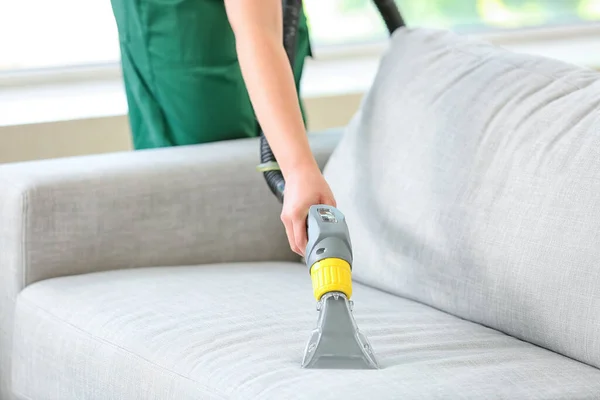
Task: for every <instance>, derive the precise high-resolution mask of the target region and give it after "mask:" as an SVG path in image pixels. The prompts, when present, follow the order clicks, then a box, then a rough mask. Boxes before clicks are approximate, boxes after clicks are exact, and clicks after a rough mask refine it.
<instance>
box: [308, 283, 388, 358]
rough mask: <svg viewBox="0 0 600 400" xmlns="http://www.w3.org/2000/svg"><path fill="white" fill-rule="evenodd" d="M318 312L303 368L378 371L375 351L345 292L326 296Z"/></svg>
mask: <svg viewBox="0 0 600 400" xmlns="http://www.w3.org/2000/svg"><path fill="white" fill-rule="evenodd" d="M318 310H319V319H318V321H317V327H316V329H314V330H313V332H312V334H311V336H310V338H309V340H308V343H307V344H306V349H305V351H304V358H303V360H302V367H303V368H316V369H378V368H379V365H378V363H377V361H376V359H375V354H374V353H373V348H372V347H371V344H370V343H369V341H368V340H367V337H366V336H365V335H364V334H362V332H360V330H359V329H358V326H357V324H356V321H355V320H354V317H353V315H352V306H351V303H350V302H349V301H348V298H347V297H346V296H345V295H344V294H343V293H338V292H332V293H327V294H325V295H324V296H323V297H322V298H321V300H320V302H319V306H318Z"/></svg>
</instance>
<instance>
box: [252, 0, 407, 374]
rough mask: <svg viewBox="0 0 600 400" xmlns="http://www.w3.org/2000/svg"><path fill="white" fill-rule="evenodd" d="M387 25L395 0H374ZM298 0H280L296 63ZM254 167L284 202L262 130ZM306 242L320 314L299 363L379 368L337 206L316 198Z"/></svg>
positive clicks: (396, 16) (394, 22)
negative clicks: (358, 316) (357, 304)
mask: <svg viewBox="0 0 600 400" xmlns="http://www.w3.org/2000/svg"><path fill="white" fill-rule="evenodd" d="M374 3H375V5H376V7H377V9H378V10H379V12H380V14H381V16H382V18H383V20H384V22H385V24H386V26H387V28H388V31H389V32H390V34H391V33H393V32H394V31H395V30H396V29H397V28H400V27H402V26H404V21H403V19H402V16H401V15H400V12H399V10H398V8H397V6H396V3H395V2H394V0H374ZM301 10H302V0H283V41H284V47H285V50H286V53H287V56H288V59H289V61H290V64H291V65H292V66H293V65H294V58H295V57H294V56H295V53H296V33H297V31H298V21H299V16H300V12H301ZM260 161H261V164H260V165H259V166H258V170H259V171H261V172H262V173H263V174H264V177H265V180H266V181H267V184H268V186H269V188H270V189H271V192H272V193H273V194H274V195H275V196H276V197H277V199H278V200H279V201H280V202H283V196H284V188H285V181H284V178H283V174H282V173H281V171H280V170H279V165H278V164H277V161H276V159H275V156H274V154H273V152H272V151H271V148H270V146H269V143H268V142H267V139H266V137H265V136H264V134H263V133H262V130H261V135H260ZM307 235H308V243H307V246H306V252H305V260H306V265H307V266H308V270H309V273H310V277H311V281H312V287H313V295H314V297H315V299H316V300H317V311H318V312H319V317H318V320H317V327H316V328H315V329H314V330H313V332H312V335H311V336H310V338H309V340H308V343H307V344H306V348H305V351H304V358H303V360H302V367H303V368H322V369H377V368H379V365H378V363H377V360H376V359H375V355H374V353H373V349H372V347H371V345H370V344H369V341H368V340H367V338H366V336H365V335H363V334H362V333H361V331H360V330H359V329H358V325H357V324H356V321H355V320H354V316H353V315H352V309H353V303H352V301H351V296H352V244H351V242H350V234H349V231H348V225H347V224H346V219H345V217H344V215H343V214H342V212H341V211H340V210H338V209H337V208H335V207H331V206H328V205H324V204H316V205H313V206H311V207H310V209H309V212H308V218H307Z"/></svg>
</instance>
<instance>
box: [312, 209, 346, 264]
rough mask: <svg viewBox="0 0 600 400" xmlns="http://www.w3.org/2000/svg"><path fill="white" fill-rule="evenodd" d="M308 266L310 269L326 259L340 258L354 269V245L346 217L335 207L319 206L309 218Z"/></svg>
mask: <svg viewBox="0 0 600 400" xmlns="http://www.w3.org/2000/svg"><path fill="white" fill-rule="evenodd" d="M307 230H308V243H307V244H306V251H305V253H304V254H305V258H306V265H307V266H308V269H309V272H310V268H311V267H312V266H313V265H314V264H315V263H316V262H318V261H321V260H323V259H325V258H340V259H342V260H345V261H347V262H348V264H350V268H352V243H351V242H350V232H349V231H348V225H347V224H346V217H345V216H344V214H342V212H341V211H340V210H338V209H337V208H335V207H332V206H328V205H324V204H317V205H313V206H311V207H310V209H309V210H308V218H307Z"/></svg>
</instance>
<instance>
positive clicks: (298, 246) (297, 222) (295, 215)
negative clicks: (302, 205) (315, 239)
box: [281, 209, 308, 256]
mask: <svg viewBox="0 0 600 400" xmlns="http://www.w3.org/2000/svg"><path fill="white" fill-rule="evenodd" d="M307 214H308V210H302V209H296V210H292V211H291V212H290V211H287V210H284V211H283V212H282V213H281V221H282V222H283V225H284V226H285V232H286V235H287V237H288V242H289V244H290V248H291V249H292V250H293V251H294V252H295V253H297V254H298V255H301V256H304V250H305V249H306V243H307V240H308V239H307V233H306V216H307Z"/></svg>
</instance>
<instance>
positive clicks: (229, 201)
mask: <svg viewBox="0 0 600 400" xmlns="http://www.w3.org/2000/svg"><path fill="white" fill-rule="evenodd" d="M338 137H339V133H338V132H335V131H332V132H327V133H319V134H313V135H311V142H312V144H313V149H314V152H315V154H316V156H317V159H318V161H319V162H320V164H321V165H323V164H324V163H325V160H326V159H327V157H328V156H329V154H330V152H331V150H332V149H333V148H334V146H335V144H336V142H337V140H338ZM258 163H259V146H258V140H257V139H248V140H239V141H229V142H221V143H215V144H210V145H203V146H189V147H179V148H174V149H173V148H171V149H160V150H148V151H140V152H126V153H118V154H103V155H98V156H87V157H75V158H69V159H55V160H47V161H37V162H27V163H18V164H5V165H2V166H0V188H1V190H0V296H1V297H0V329H1V332H0V334H1V337H0V361H1V363H0V380H1V386H0V398H1V399H2V400H5V399H9V389H8V388H9V373H8V371H10V352H11V351H10V349H11V334H10V333H11V331H12V314H13V307H14V299H15V296H16V295H17V294H18V293H19V291H20V290H21V289H22V288H24V287H25V286H27V285H28V284H31V283H34V282H37V281H40V280H43V279H48V278H53V277H57V276H65V275H72V274H82V273H87V272H94V271H102V270H109V269H116V268H133V267H143V266H153V265H183V264H200V263H210V262H227V261H253V260H254V261H256V260H282V261H291V260H298V257H297V256H296V255H295V254H294V253H293V252H292V251H291V250H290V249H289V245H288V244H287V239H286V237H285V231H284V229H283V225H282V224H281V221H280V219H279V212H280V209H281V205H280V204H278V202H277V200H276V199H275V197H274V196H273V195H272V194H271V193H270V192H269V189H268V188H267V185H266V184H265V182H264V179H263V177H262V174H260V173H259V172H257V171H256V165H257V164H258Z"/></svg>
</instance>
